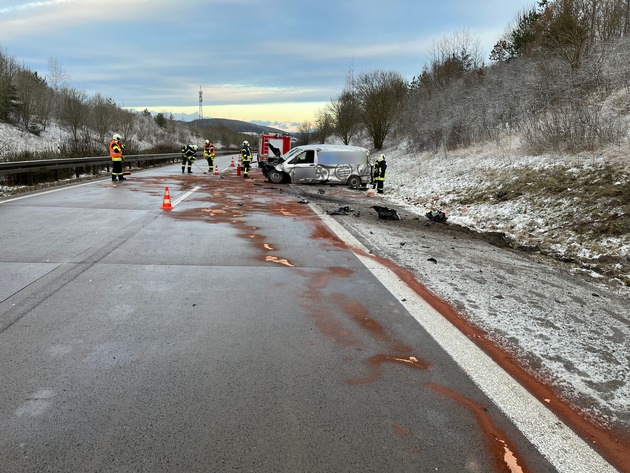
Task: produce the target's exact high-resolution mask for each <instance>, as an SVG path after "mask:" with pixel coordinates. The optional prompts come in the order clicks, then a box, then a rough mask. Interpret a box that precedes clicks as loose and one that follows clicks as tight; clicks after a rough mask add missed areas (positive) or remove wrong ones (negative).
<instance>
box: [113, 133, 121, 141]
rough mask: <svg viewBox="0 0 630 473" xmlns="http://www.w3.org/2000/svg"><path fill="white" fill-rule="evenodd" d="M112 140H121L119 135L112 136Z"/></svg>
mask: <svg viewBox="0 0 630 473" xmlns="http://www.w3.org/2000/svg"><path fill="white" fill-rule="evenodd" d="M112 140H120V135H119V134H118V133H114V136H112Z"/></svg>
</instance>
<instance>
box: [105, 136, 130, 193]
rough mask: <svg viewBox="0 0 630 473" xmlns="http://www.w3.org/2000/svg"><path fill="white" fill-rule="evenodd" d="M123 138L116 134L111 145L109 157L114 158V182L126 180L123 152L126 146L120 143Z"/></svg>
mask: <svg viewBox="0 0 630 473" xmlns="http://www.w3.org/2000/svg"><path fill="white" fill-rule="evenodd" d="M121 139H122V138H121V137H120V135H119V134H118V133H114V136H112V141H111V142H110V143H109V156H110V157H111V158H112V182H116V181H117V180H118V181H124V180H126V178H125V176H123V174H124V172H123V159H124V155H123V151H124V150H125V145H124V144H122V143H121V142H120V140H121Z"/></svg>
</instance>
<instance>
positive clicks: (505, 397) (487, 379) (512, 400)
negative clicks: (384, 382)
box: [310, 204, 617, 473]
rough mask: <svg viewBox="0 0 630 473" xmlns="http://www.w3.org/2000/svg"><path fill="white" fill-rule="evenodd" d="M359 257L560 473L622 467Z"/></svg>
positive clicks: (331, 223)
mask: <svg viewBox="0 0 630 473" xmlns="http://www.w3.org/2000/svg"><path fill="white" fill-rule="evenodd" d="M310 206H311V208H312V209H313V210H314V211H315V212H316V213H317V214H318V215H319V216H320V217H321V219H322V220H323V221H324V223H326V225H328V227H329V228H330V229H331V230H332V231H333V232H334V233H335V234H336V235H337V236H338V237H339V238H340V239H341V240H342V241H344V242H345V243H347V244H348V245H350V246H351V247H355V248H357V249H358V250H360V251H364V252H365V253H369V250H368V249H367V248H366V247H364V246H363V245H362V244H361V243H360V242H359V241H358V240H357V239H356V238H355V237H354V236H353V235H352V234H351V233H350V232H348V231H347V230H346V229H345V228H343V226H341V225H340V224H339V223H337V222H336V221H335V220H334V219H333V218H331V217H330V216H328V215H326V214H325V213H323V212H322V211H321V210H320V209H319V208H317V207H316V206H315V205H312V204H311V205H310ZM355 255H356V256H357V258H359V260H360V261H361V262H362V263H363V265H364V266H365V267H366V268H367V269H368V270H369V271H370V272H371V273H372V274H374V275H375V276H376V277H377V278H378V280H379V281H380V282H381V283H382V284H383V285H384V286H385V288H387V290H388V291H389V292H391V293H392V294H393V295H394V297H396V298H397V299H398V300H399V301H400V303H401V304H402V305H403V306H404V307H405V309H407V311H408V312H409V313H410V314H411V315H412V316H413V317H414V318H415V319H416V320H417V321H418V322H419V323H420V325H422V327H424V328H425V330H426V331H427V332H428V333H429V335H431V337H432V338H433V339H434V340H435V341H436V342H437V343H438V344H439V345H440V346H441V347H442V348H443V349H444V350H445V351H446V352H447V353H448V354H449V355H450V356H451V358H453V360H454V361H455V362H456V363H457V364H458V365H459V366H460V367H461V368H462V369H463V370H464V371H465V372H466V373H467V374H468V376H469V377H470V378H471V379H472V381H473V382H474V383H475V384H476V385H477V386H478V387H479V388H480V389H481V390H482V391H483V392H484V393H485V394H486V396H488V398H489V399H490V400H491V401H492V402H493V403H494V404H495V405H496V406H497V407H498V408H499V409H500V410H501V411H503V413H504V414H505V415H506V416H507V417H508V418H509V419H510V420H511V421H512V423H513V424H514V425H515V426H516V428H517V429H519V430H520V431H521V432H522V433H523V435H524V436H525V437H526V438H527V439H528V440H529V441H530V442H531V443H532V444H533V445H534V446H535V447H536V449H538V451H539V452H540V453H541V454H542V455H543V456H544V457H545V458H546V459H547V460H548V461H549V462H550V463H551V464H552V465H553V466H554V467H555V468H556V469H557V470H558V472H561V473H562V472H566V473H609V472H610V473H615V472H617V469H615V468H613V467H612V466H611V465H610V464H609V463H608V462H606V460H604V459H603V458H602V457H601V456H600V455H599V454H598V453H597V452H596V451H595V450H593V449H592V448H591V447H590V446H589V445H588V443H586V442H585V441H584V440H582V439H581V438H580V437H579V436H578V435H577V434H576V433H575V432H573V431H572V430H571V429H570V428H569V427H567V426H566V425H565V424H564V423H563V422H562V421H561V420H560V419H559V418H558V417H557V416H556V415H555V414H553V412H551V411H550V410H549V409H548V408H547V407H546V406H545V405H543V404H542V403H541V402H540V401H539V400H538V399H536V398H535V397H534V396H532V395H531V394H530V393H529V391H527V390H526V389H525V388H524V387H523V386H521V385H520V384H519V383H517V382H516V381H515V380H514V379H513V378H512V377H511V376H510V375H509V374H508V373H506V372H505V371H503V369H502V368H501V367H500V366H499V365H497V364H496V363H495V362H494V361H493V360H492V359H491V358H490V357H489V356H488V355H486V354H485V353H484V352H483V351H482V350H481V349H480V348H478V347H477V346H476V345H475V344H474V343H473V342H471V341H470V340H469V339H468V338H467V337H466V336H465V335H464V334H462V333H461V332H460V331H459V330H458V329H457V328H455V327H454V326H453V325H451V324H450V323H449V322H448V321H447V320H446V319H445V318H444V317H443V316H442V315H441V314H440V313H439V312H437V311H436V310H435V309H434V308H433V307H431V306H430V305H429V304H428V303H427V302H426V301H424V299H422V298H421V297H420V296H418V295H417V294H416V293H415V292H414V291H413V290H411V288H409V287H408V286H407V285H406V284H405V283H404V281H402V280H401V279H400V278H399V277H398V276H396V274H395V273H394V272H393V271H392V270H390V269H389V268H386V267H385V266H383V265H381V264H379V263H378V262H377V261H375V260H373V259H371V258H368V257H366V256H363V255H361V254H356V253H355Z"/></svg>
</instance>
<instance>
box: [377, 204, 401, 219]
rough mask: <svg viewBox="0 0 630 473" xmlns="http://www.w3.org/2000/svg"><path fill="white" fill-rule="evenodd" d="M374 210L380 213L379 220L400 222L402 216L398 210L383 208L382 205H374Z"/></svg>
mask: <svg viewBox="0 0 630 473" xmlns="http://www.w3.org/2000/svg"><path fill="white" fill-rule="evenodd" d="M372 208H373V209H374V210H376V212H377V213H378V218H380V219H381V220H400V215H398V212H396V209H390V208H389V207H381V206H380V205H373V206H372Z"/></svg>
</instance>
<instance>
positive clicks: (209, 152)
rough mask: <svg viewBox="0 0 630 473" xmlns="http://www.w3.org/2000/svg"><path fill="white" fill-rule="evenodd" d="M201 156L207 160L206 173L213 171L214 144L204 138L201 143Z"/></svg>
mask: <svg viewBox="0 0 630 473" xmlns="http://www.w3.org/2000/svg"><path fill="white" fill-rule="evenodd" d="M203 157H204V158H206V159H207V160H208V174H210V173H211V172H212V171H214V145H213V144H212V143H210V140H206V142H205V144H204V145H203Z"/></svg>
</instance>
